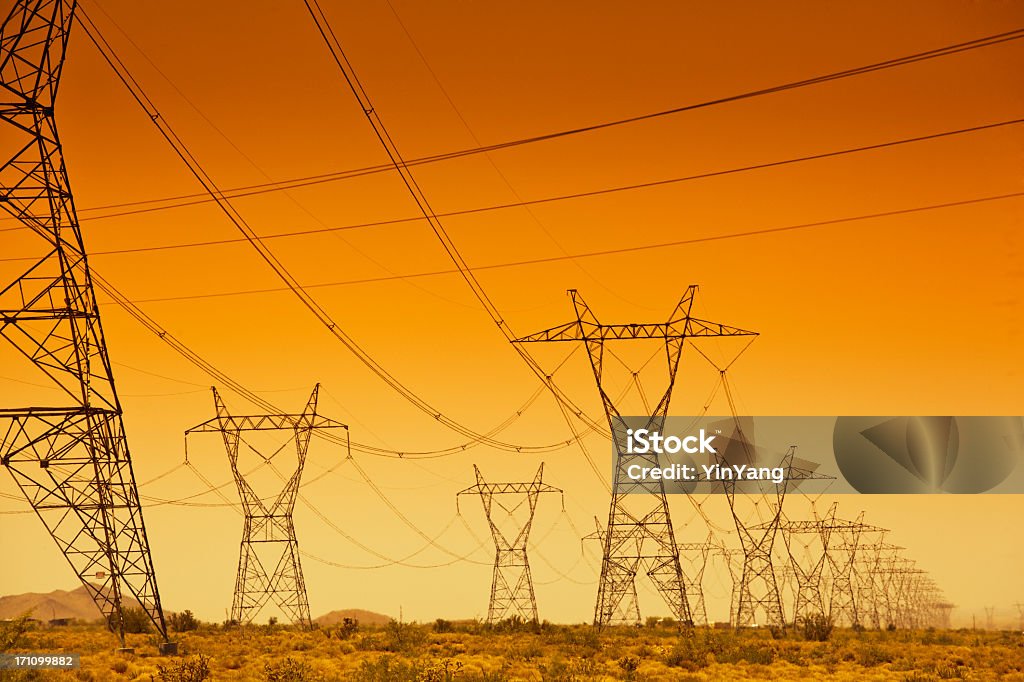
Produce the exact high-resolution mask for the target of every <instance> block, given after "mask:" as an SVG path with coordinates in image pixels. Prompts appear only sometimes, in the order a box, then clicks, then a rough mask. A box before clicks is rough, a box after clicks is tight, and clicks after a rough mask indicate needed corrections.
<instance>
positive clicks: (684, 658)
mask: <svg viewBox="0 0 1024 682" xmlns="http://www.w3.org/2000/svg"><path fill="white" fill-rule="evenodd" d="M710 642H711V636H710V635H709V634H708V633H706V632H703V631H691V632H687V633H684V634H683V636H682V637H680V638H679V641H677V642H676V644H675V646H674V647H672V650H671V651H669V652H668V654H667V655H666V656H665V665H667V666H669V667H672V668H682V669H683V670H687V671H689V672H694V671H697V670H700V669H701V668H706V667H708V665H709V663H710V661H709V660H708V656H709V655H710V654H711V653H712V648H713V647H712V646H711V645H710Z"/></svg>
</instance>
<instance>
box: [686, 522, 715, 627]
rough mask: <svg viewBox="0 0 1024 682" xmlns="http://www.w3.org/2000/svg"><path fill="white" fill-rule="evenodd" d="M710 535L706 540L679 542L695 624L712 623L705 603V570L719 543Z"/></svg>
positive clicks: (691, 613)
mask: <svg viewBox="0 0 1024 682" xmlns="http://www.w3.org/2000/svg"><path fill="white" fill-rule="evenodd" d="M711 540H712V538H711V536H710V535H709V536H708V539H707V540H705V541H704V542H682V543H679V559H680V561H681V562H682V564H683V582H684V583H685V584H686V595H687V598H688V599H687V601H688V602H690V615H691V616H692V618H693V624H694V625H710V623H709V622H708V609H707V606H706V605H705V603H704V571H705V570H707V567H708V559H709V558H710V557H711V552H712V550H714V549H715V548H716V547H717V545H715V544H714V543H712V541H711Z"/></svg>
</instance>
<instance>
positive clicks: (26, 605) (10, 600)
mask: <svg viewBox="0 0 1024 682" xmlns="http://www.w3.org/2000/svg"><path fill="white" fill-rule="evenodd" d="M125 605H126V606H136V607H138V606H139V603H138V602H137V601H135V600H134V599H133V600H130V601H129V600H126V603H125ZM25 612H30V613H31V614H32V617H33V618H36V619H38V620H42V621H48V620H51V619H53V618H76V619H78V620H84V621H94V620H103V614H101V613H100V610H99V607H97V606H96V603H95V602H93V600H92V597H90V596H89V593H88V592H87V591H86V589H85V587H84V586H82V587H79V588H78V589H75V590H71V591H66V590H54V591H53V592H49V593H47V594H36V593H34V592H29V593H27V594H14V595H9V596H6V597H0V619H7V618H17V617H18V616H20V615H21V614H23V613H25Z"/></svg>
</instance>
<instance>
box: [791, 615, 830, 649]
mask: <svg viewBox="0 0 1024 682" xmlns="http://www.w3.org/2000/svg"><path fill="white" fill-rule="evenodd" d="M800 627H801V630H802V631H803V635H804V639H806V640H810V641H812V642H827V641H828V639H829V637H831V636H832V629H833V628H834V627H835V623H833V622H832V618H831V617H829V616H826V615H825V614H823V613H812V614H811V615H809V616H805V617H804V618H802V619H801V621H800Z"/></svg>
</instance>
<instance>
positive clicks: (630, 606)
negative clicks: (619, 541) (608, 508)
mask: <svg viewBox="0 0 1024 682" xmlns="http://www.w3.org/2000/svg"><path fill="white" fill-rule="evenodd" d="M606 536H607V532H606V531H605V529H604V528H601V522H600V521H598V520H597V517H596V516H595V517H594V531H593V532H592V533H588V534H587V535H584V536H583V538H582V540H597V541H599V542H600V543H601V548H602V549H604V546H605V540H606ZM639 623H640V600H639V599H638V598H637V594H636V581H634V582H632V583H630V585H629V590H628V592H627V594H626V595H625V596H624V597H623V599H622V600H621V601H620V602H619V603H618V604H617V605H616V607H615V611H614V612H613V613H612V615H611V617H610V618H609V619H608V623H607V624H608V625H637V624H639Z"/></svg>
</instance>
